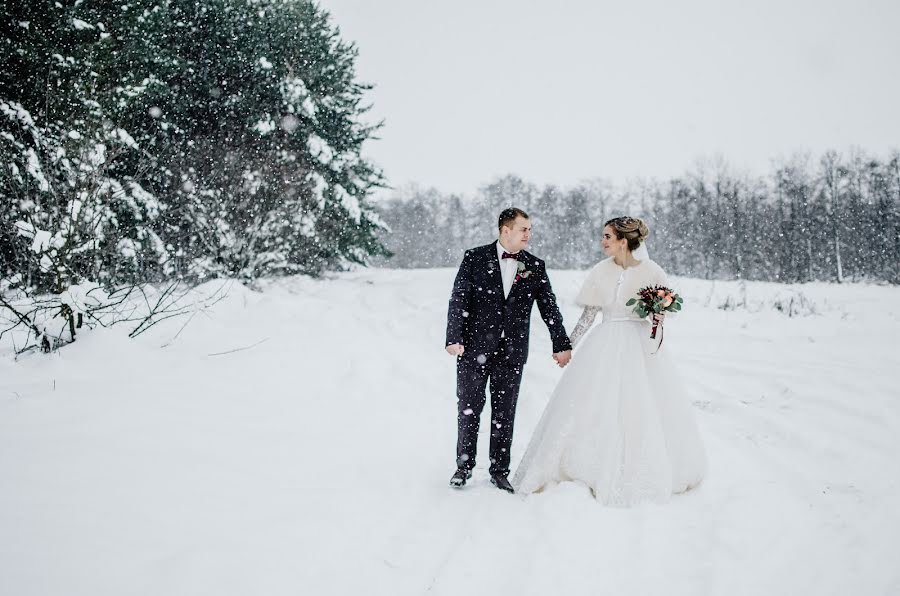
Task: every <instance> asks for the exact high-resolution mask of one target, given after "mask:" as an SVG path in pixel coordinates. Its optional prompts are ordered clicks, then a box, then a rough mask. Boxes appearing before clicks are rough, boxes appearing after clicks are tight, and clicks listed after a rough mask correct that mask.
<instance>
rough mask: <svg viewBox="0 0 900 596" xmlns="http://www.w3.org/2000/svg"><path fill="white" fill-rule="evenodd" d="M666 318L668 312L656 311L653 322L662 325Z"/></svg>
mask: <svg viewBox="0 0 900 596" xmlns="http://www.w3.org/2000/svg"><path fill="white" fill-rule="evenodd" d="M665 318H666V313H664V312H655V313H653V322H654V323H656V324H657V325H662V324H663V320H665Z"/></svg>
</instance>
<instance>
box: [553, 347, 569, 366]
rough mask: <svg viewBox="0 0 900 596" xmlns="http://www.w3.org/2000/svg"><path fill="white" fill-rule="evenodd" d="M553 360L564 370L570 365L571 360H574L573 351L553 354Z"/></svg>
mask: <svg viewBox="0 0 900 596" xmlns="http://www.w3.org/2000/svg"><path fill="white" fill-rule="evenodd" d="M553 359H554V360H556V364H558V365H559V367H560V368H564V367H565V366H566V365H567V364H568V363H569V360H571V359H572V350H566V351H565V352H556V353H555V354H553Z"/></svg>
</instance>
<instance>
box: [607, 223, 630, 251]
mask: <svg viewBox="0 0 900 596" xmlns="http://www.w3.org/2000/svg"><path fill="white" fill-rule="evenodd" d="M600 246H602V247H603V252H605V253H606V256H608V257H615V256H618V255H620V254H623V252H624V251H625V250H627V249H626V247H627V246H628V241H627V240H625V239H624V238H622V239H619V238H616V232H615V230H613V229H612V227H610V226H606V227H604V228H603V238H602V239H601V240H600Z"/></svg>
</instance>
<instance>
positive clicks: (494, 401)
mask: <svg viewBox="0 0 900 596" xmlns="http://www.w3.org/2000/svg"><path fill="white" fill-rule="evenodd" d="M510 355H511V350H510V349H509V348H508V347H507V345H506V340H505V339H501V340H500V345H499V346H498V348H497V351H496V352H494V353H493V354H487V355H486V357H485V356H481V357H479V358H476V357H473V356H471V355H469V354H466V355H465V356H463V357H461V358H459V360H458V361H457V364H456V401H457V428H458V438H457V442H456V467H458V468H463V469H467V470H471V469H472V468H474V467H475V456H476V454H477V451H478V426H479V422H480V419H481V411H482V410H483V409H484V404H485V402H486V396H485V387H486V386H487V384H488V381H490V389H491V447H490V457H491V467H490V473H491V474H492V475H494V474H501V475H503V476H505V475H507V474H509V457H510V447H511V446H512V438H513V422H514V421H515V418H516V401H517V400H518V398H519V386H520V385H521V383H522V364H521V363H520V362H519V358H515V359H511V358H510Z"/></svg>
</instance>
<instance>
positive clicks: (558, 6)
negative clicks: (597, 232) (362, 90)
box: [320, 0, 900, 192]
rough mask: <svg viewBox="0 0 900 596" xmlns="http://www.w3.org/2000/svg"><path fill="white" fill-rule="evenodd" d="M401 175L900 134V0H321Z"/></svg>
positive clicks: (444, 182)
mask: <svg viewBox="0 0 900 596" xmlns="http://www.w3.org/2000/svg"><path fill="white" fill-rule="evenodd" d="M320 4H321V6H323V7H324V8H325V9H327V10H328V11H329V12H331V14H332V17H333V20H334V22H335V23H336V24H337V25H338V26H339V27H340V28H341V31H342V37H343V38H344V39H346V40H351V41H354V42H355V43H356V44H357V46H358V48H359V60H358V62H357V70H358V78H359V79H360V80H363V81H366V82H370V83H373V84H374V85H375V86H376V87H375V89H374V90H373V91H372V92H371V93H370V95H369V99H370V100H371V102H372V103H373V104H374V107H373V111H372V115H373V117H374V118H378V119H382V118H383V119H384V121H385V126H384V128H383V129H382V130H381V131H380V137H381V140H378V141H373V142H371V143H369V144H368V145H367V146H366V150H365V153H366V154H367V156H368V157H370V158H372V159H373V160H374V161H375V162H376V163H377V164H379V165H380V166H381V167H382V168H383V169H384V171H385V174H386V175H387V177H388V179H389V180H390V182H391V183H392V184H394V185H397V186H399V185H403V184H405V183H407V182H411V181H416V182H419V183H420V184H424V185H427V186H436V187H437V188H439V189H441V190H444V191H459V192H470V191H473V190H475V189H476V188H477V187H478V186H480V185H481V184H483V183H485V182H487V181H489V180H490V179H491V178H492V177H493V176H495V175H499V174H504V173H510V172H511V173H517V174H520V175H522V176H524V177H525V178H527V179H529V180H532V181H534V182H537V183H541V184H543V183H556V184H560V185H570V184H574V183H576V182H578V181H579V180H581V179H584V178H590V177H595V176H599V177H605V178H609V179H611V180H613V181H616V182H622V181H624V180H627V179H628V178H630V177H633V176H657V177H666V176H673V175H678V174H681V173H683V172H684V171H685V170H686V169H688V168H690V167H691V166H692V164H693V163H694V162H695V161H696V159H697V158H698V157H702V156H715V155H721V156H723V157H725V158H726V159H727V160H728V161H729V162H731V163H732V164H733V165H734V166H736V167H738V168H740V169H746V170H749V171H750V172H752V173H760V174H762V173H766V172H767V171H768V170H769V164H770V160H771V159H772V158H776V157H779V156H780V155H784V154H788V153H791V152H793V151H795V150H810V151H812V152H813V153H816V154H817V153H820V152H821V151H823V150H825V149H826V148H835V149H838V150H841V151H846V150H847V149H848V148H850V147H851V146H859V147H862V148H863V149H865V150H868V151H871V152H874V153H877V154H881V155H886V153H887V151H888V150H890V149H891V148H900V30H898V24H900V1H898V0H884V1H875V0H853V1H849V0H816V1H802V2H801V1H789V0H783V1H777V2H776V1H770V0H754V1H752V2H747V1H741V2H736V1H731V0H727V1H725V0H690V1H681V0H641V1H639V2H623V1H621V0H619V1H617V2H606V1H601V0H593V1H591V0H584V1H581V0H577V1H576V0H557V1H556V2H552V3H551V2H528V1H527V0H479V1H478V2H471V1H466V0H462V1H457V2H436V1H428V0H321V2H320Z"/></svg>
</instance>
